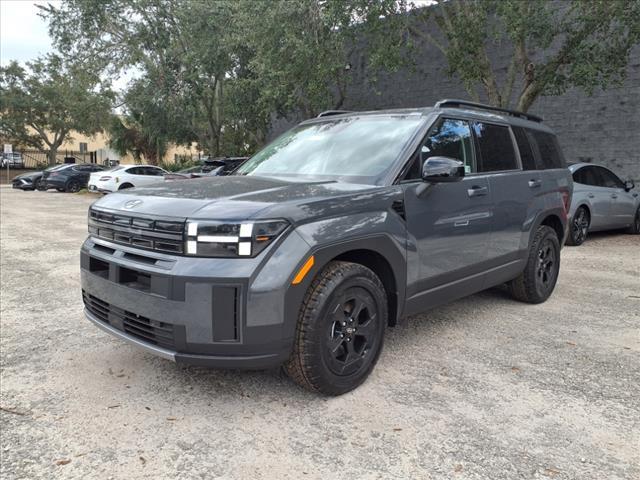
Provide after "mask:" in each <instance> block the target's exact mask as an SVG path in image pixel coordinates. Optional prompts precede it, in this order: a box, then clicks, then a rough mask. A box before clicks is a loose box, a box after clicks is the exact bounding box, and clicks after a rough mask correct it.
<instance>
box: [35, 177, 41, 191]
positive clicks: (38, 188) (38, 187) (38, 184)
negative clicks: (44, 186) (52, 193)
mask: <svg viewBox="0 0 640 480" xmlns="http://www.w3.org/2000/svg"><path fill="white" fill-rule="evenodd" d="M37 190H40V179H35V180H34V181H33V191H34V192H35V191H37Z"/></svg>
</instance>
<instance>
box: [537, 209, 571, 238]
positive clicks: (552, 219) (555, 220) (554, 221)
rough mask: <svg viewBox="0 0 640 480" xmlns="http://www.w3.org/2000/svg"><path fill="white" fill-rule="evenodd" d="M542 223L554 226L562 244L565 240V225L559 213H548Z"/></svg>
mask: <svg viewBox="0 0 640 480" xmlns="http://www.w3.org/2000/svg"><path fill="white" fill-rule="evenodd" d="M540 225H546V226H547V227H551V228H553V230H554V231H555V232H556V235H557V236H558V241H559V242H560V245H562V243H563V242H564V240H565V225H564V224H563V223H562V220H560V217H559V216H558V215H556V214H555V213H551V214H549V215H547V216H546V217H544V219H543V220H542V221H541V222H540Z"/></svg>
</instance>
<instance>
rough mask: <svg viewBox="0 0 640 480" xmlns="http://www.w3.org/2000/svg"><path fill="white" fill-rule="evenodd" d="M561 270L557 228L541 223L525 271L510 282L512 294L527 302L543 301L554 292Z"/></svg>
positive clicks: (532, 243) (530, 249)
mask: <svg viewBox="0 0 640 480" xmlns="http://www.w3.org/2000/svg"><path fill="white" fill-rule="evenodd" d="M559 272H560V242H559V241H558V235H557V234H556V232H555V230H553V228H551V227H547V226H546V225H541V226H539V227H538V229H537V230H536V232H535V235H534V237H533V240H532V242H531V247H530V248H529V257H528V259H527V264H526V266H525V268H524V271H523V272H522V273H521V274H520V276H519V277H518V278H516V279H515V280H512V281H511V283H510V287H511V293H512V295H513V296H514V297H515V298H516V299H518V300H520V301H522V302H527V303H542V302H544V301H545V300H546V299H547V298H549V296H550V295H551V293H552V292H553V290H554V288H555V286H556V282H557V280H558V273H559Z"/></svg>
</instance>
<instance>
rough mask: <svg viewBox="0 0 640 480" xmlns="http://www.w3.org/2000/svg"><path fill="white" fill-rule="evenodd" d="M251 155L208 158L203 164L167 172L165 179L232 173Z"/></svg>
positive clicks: (183, 178)
mask: <svg viewBox="0 0 640 480" xmlns="http://www.w3.org/2000/svg"><path fill="white" fill-rule="evenodd" d="M248 158H249V157H223V158H216V159H211V160H209V159H207V160H204V161H203V162H202V165H197V166H195V167H189V168H185V169H183V170H179V171H177V172H171V173H167V174H166V175H165V176H164V179H165V180H186V179H189V178H200V177H217V176H224V175H230V174H231V173H233V172H234V171H235V170H236V169H237V168H238V167H240V165H242V164H243V163H244V162H246V161H247V160H248Z"/></svg>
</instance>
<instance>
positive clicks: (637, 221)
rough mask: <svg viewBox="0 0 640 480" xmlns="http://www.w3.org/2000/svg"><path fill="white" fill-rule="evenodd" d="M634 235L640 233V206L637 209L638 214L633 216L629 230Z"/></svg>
mask: <svg viewBox="0 0 640 480" xmlns="http://www.w3.org/2000/svg"><path fill="white" fill-rule="evenodd" d="M627 232H629V233H630V234H632V235H638V234H640V207H638V209H637V210H636V216H635V217H633V223H632V224H631V226H630V227H629V229H628V230H627Z"/></svg>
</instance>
